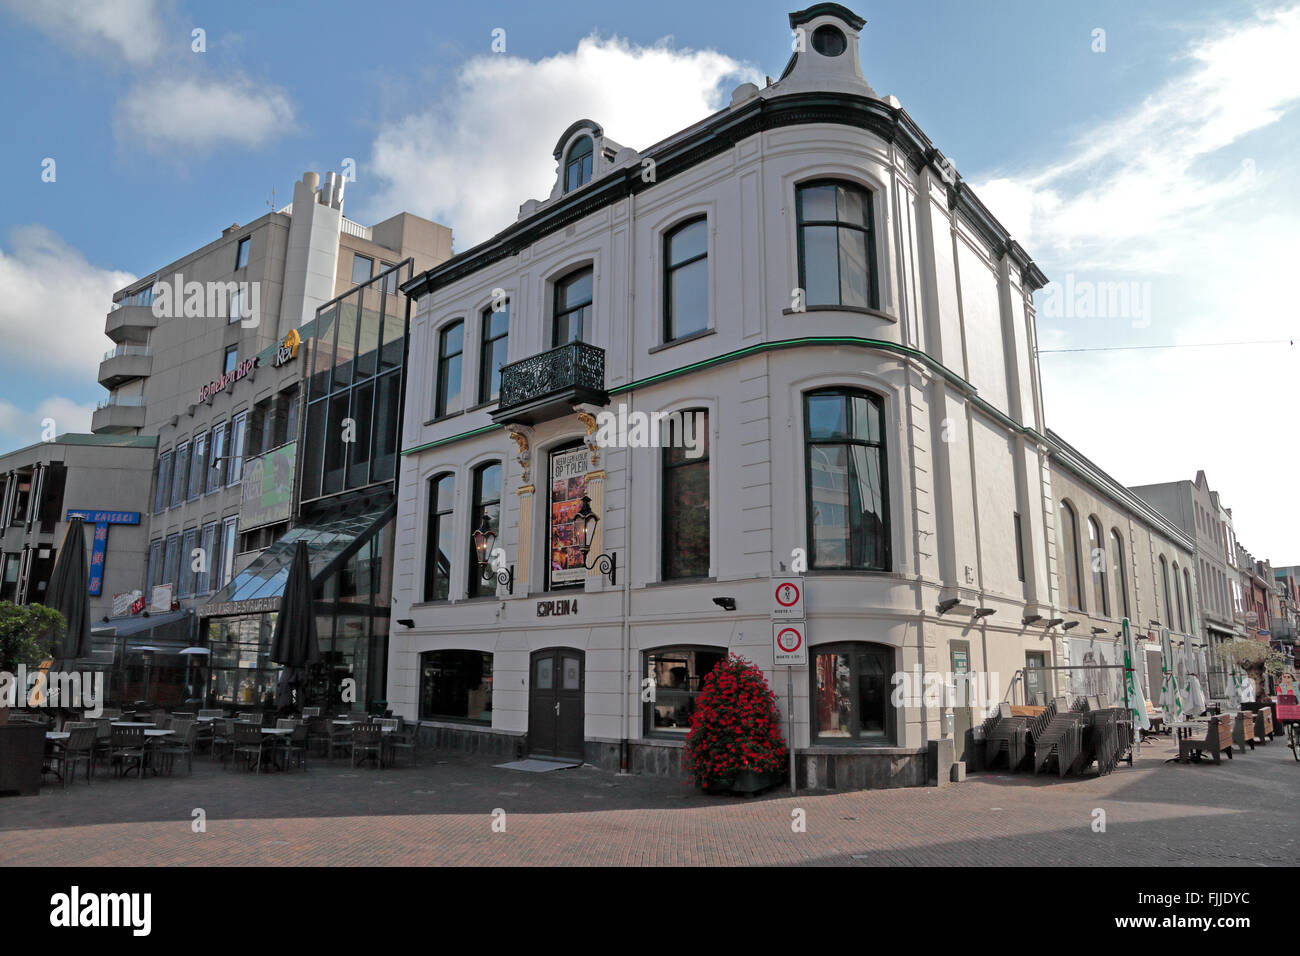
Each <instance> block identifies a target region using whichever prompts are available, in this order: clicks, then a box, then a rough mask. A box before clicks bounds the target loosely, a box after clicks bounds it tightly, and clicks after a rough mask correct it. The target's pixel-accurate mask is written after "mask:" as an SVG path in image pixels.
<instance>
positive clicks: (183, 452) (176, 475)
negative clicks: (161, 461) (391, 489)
mask: <svg viewBox="0 0 1300 956" xmlns="http://www.w3.org/2000/svg"><path fill="white" fill-rule="evenodd" d="M189 479H190V443H189V442H187V441H183V442H181V443H180V444H179V445H177V446H176V454H175V455H173V456H172V507H173V508H175V507H176V506H177V505H180V504H183V503H184V502H185V490H186V487H187V484H188V482H189Z"/></svg>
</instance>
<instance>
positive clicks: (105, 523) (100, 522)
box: [66, 508, 140, 597]
mask: <svg viewBox="0 0 1300 956" xmlns="http://www.w3.org/2000/svg"><path fill="white" fill-rule="evenodd" d="M74 517H77V518H80V519H81V520H82V521H83V522H84V523H85V524H87V525H93V526H94V528H95V531H94V536H93V538H92V543H91V546H90V582H89V585H88V586H87V588H86V593H88V594H89V595H90V596H91V597H99V595H101V594H102V593H104V561H105V559H106V557H107V554H108V527H109V525H114V524H139V523H140V512H138V511H95V510H93V509H90V508H70V509H68V515H67V519H66V520H71V519H72V518H74Z"/></svg>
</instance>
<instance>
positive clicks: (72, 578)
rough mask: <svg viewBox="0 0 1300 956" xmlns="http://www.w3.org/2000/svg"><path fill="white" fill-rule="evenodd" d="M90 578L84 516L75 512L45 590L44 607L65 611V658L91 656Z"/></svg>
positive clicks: (61, 649)
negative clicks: (88, 583)
mask: <svg viewBox="0 0 1300 956" xmlns="http://www.w3.org/2000/svg"><path fill="white" fill-rule="evenodd" d="M89 578H90V566H89V564H88V563H87V559H86V535H85V531H84V529H83V527H82V523H81V517H80V516H79V515H74V516H73V517H72V518H71V519H70V520H69V521H68V530H67V533H65V534H64V536H63V544H62V545H61V546H60V547H59V554H58V556H57V557H56V558H55V559H54V569H53V570H52V571H51V572H50V583H49V585H48V586H47V587H46V589H45V606H46V607H49V608H53V609H54V610H56V611H58V612H59V613H60V614H62V615H63V619H64V620H65V621H66V622H67V624H68V630H67V634H66V636H65V637H64V638H63V643H62V644H61V645H60V646H59V647H58V650H59V652H60V655H61V656H62V657H63V659H64V660H76V659H77V658H81V657H89V656H90V604H89V602H88V601H87V599H86V597H87V594H86V591H87V582H88V581H89Z"/></svg>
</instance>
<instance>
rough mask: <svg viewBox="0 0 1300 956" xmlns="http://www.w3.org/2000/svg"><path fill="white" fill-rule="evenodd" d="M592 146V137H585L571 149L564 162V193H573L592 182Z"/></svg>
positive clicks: (577, 141)
mask: <svg viewBox="0 0 1300 956" xmlns="http://www.w3.org/2000/svg"><path fill="white" fill-rule="evenodd" d="M591 161H592V144H591V137H590V136H583V137H581V138H579V139H578V140H576V141H575V142H574V144H573V145H572V146H570V147H569V155H568V157H567V158H566V159H565V161H564V191H565V192H566V193H567V192H572V191H573V190H575V189H577V188H578V187H579V186H584V185H586V184H587V183H589V182H591Z"/></svg>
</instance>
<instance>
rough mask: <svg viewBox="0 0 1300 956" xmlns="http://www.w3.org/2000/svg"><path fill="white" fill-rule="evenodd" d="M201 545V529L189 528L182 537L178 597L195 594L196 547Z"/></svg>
mask: <svg viewBox="0 0 1300 956" xmlns="http://www.w3.org/2000/svg"><path fill="white" fill-rule="evenodd" d="M198 546H199V529H198V528H187V529H186V531H185V535H184V537H182V538H181V564H180V580H179V582H177V597H183V598H187V597H193V596H194V549H195V548H197V547H198Z"/></svg>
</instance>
